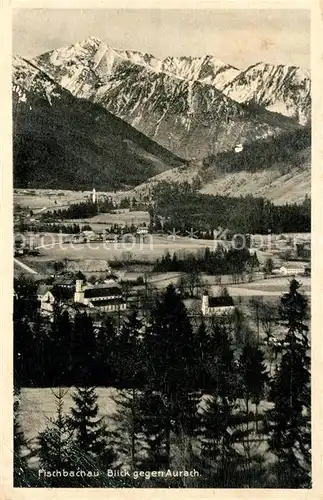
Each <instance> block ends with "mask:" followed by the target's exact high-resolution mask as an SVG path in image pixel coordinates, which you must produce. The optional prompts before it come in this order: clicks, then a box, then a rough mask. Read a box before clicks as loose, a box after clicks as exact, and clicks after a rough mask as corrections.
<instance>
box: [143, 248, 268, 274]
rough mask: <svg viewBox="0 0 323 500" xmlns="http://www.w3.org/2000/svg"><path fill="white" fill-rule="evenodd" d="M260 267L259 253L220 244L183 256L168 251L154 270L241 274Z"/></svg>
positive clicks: (157, 261) (158, 261) (158, 260)
mask: <svg viewBox="0 0 323 500" xmlns="http://www.w3.org/2000/svg"><path fill="white" fill-rule="evenodd" d="M258 269H259V261H258V257H257V255H256V254H255V253H254V254H251V253H250V252H249V250H248V249H246V248H243V249H241V250H238V249H234V248H230V249H228V250H227V249H225V248H224V247H223V246H221V245H219V246H217V248H216V249H215V250H210V248H208V247H207V248H205V250H202V251H200V252H199V253H198V254H193V253H192V254H187V255H185V257H183V258H181V257H179V255H178V254H177V253H176V252H174V253H173V255H172V256H171V255H170V253H169V252H167V253H166V254H165V255H163V257H162V258H161V259H157V260H156V264H155V266H154V269H153V271H155V272H171V271H179V272H185V273H190V272H192V271H199V272H204V273H207V274H211V275H215V274H241V273H244V272H252V271H255V270H258Z"/></svg>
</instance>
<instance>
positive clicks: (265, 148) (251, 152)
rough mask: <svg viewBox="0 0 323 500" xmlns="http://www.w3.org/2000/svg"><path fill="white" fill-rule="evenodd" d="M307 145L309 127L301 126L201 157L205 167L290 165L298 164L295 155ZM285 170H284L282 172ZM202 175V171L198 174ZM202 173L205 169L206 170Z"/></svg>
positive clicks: (234, 169)
mask: <svg viewBox="0 0 323 500" xmlns="http://www.w3.org/2000/svg"><path fill="white" fill-rule="evenodd" d="M310 147H311V127H310V126H307V127H302V128H299V129H297V130H293V131H291V132H286V133H285V134H280V135H278V136H274V137H268V138H267V139H264V140H257V141H254V142H252V143H250V144H245V145H244V147H243V150H242V151H241V152H240V153H236V152H234V151H229V152H221V153H218V154H216V155H211V156H209V157H207V158H205V159H204V160H203V164H204V166H205V167H216V169H217V170H219V171H220V172H225V173H229V172H240V171H243V170H245V171H248V172H257V171H259V170H262V169H264V168H270V167H272V166H274V165H276V164H279V163H282V164H283V167H280V168H284V167H285V169H286V166H284V162H287V164H288V165H289V166H290V167H298V166H299V165H300V163H299V161H300V160H299V155H300V153H301V152H302V151H304V150H305V149H306V148H310ZM282 173H285V172H282ZM202 175H203V174H202ZM206 175H208V173H207V172H206Z"/></svg>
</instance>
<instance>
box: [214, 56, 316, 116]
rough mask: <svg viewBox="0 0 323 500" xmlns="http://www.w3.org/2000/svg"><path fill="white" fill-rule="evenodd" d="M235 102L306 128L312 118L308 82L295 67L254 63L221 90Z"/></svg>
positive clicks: (308, 77) (306, 75)
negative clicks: (286, 117) (267, 111)
mask: <svg viewBox="0 0 323 500" xmlns="http://www.w3.org/2000/svg"><path fill="white" fill-rule="evenodd" d="M222 90H223V92H224V93H225V94H226V95H228V96H229V97H231V98H232V99H234V100H235V101H238V102H243V103H254V104H258V105H260V106H263V107H265V108H266V109H267V110H269V111H274V112H276V113H281V114H282V115H285V116H288V117H290V118H294V119H295V120H297V121H298V122H299V123H300V124H301V125H306V124H308V123H309V122H310V118H311V80H310V74H309V72H308V71H307V70H303V69H301V68H298V67H296V66H283V65H278V66H274V65H272V64H265V63H257V64H254V65H253V66H250V67H249V68H247V69H246V70H245V71H241V72H240V73H238V74H237V75H236V76H235V77H234V78H233V79H232V80H231V81H230V82H227V83H226V85H224V87H223V88H222Z"/></svg>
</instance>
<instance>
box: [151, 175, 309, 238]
mask: <svg viewBox="0 0 323 500" xmlns="http://www.w3.org/2000/svg"><path fill="white" fill-rule="evenodd" d="M153 198H154V207H153V210H154V213H155V214H156V215H159V216H162V217H163V218H164V219H165V222H164V224H163V229H164V231H166V232H169V231H170V232H172V231H174V230H176V231H182V232H185V233H186V234H187V235H189V234H190V233H191V232H192V230H193V231H195V230H197V231H201V230H208V231H210V230H211V231H212V230H214V229H218V228H220V229H221V230H222V231H224V230H226V231H229V232H231V233H238V234H241V233H243V234H245V233H250V234H257V233H258V234H267V233H268V231H271V232H272V233H282V232H286V233H295V232H310V230H311V200H310V199H309V198H308V197H305V199H304V202H303V203H302V204H300V205H297V204H296V203H294V204H285V205H274V204H273V203H272V202H271V201H269V200H266V199H264V198H254V197H253V196H251V195H247V196H240V197H237V198H234V197H227V196H220V195H216V196H212V195H206V194H200V193H198V192H196V191H194V189H193V188H192V186H191V185H190V184H189V183H183V184H174V185H173V184H169V183H166V182H164V183H160V184H159V185H158V186H157V187H156V188H155V190H154V193H153ZM193 237H195V236H194V234H193Z"/></svg>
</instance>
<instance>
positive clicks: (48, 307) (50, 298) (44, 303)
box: [39, 290, 56, 313]
mask: <svg viewBox="0 0 323 500" xmlns="http://www.w3.org/2000/svg"><path fill="white" fill-rule="evenodd" d="M39 298H40V310H41V311H46V312H48V313H53V312H54V308H55V304H56V298H55V296H54V295H53V294H52V292H51V291H50V290H48V291H47V292H46V293H45V294H44V295H42V296H41V297H39Z"/></svg>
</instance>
